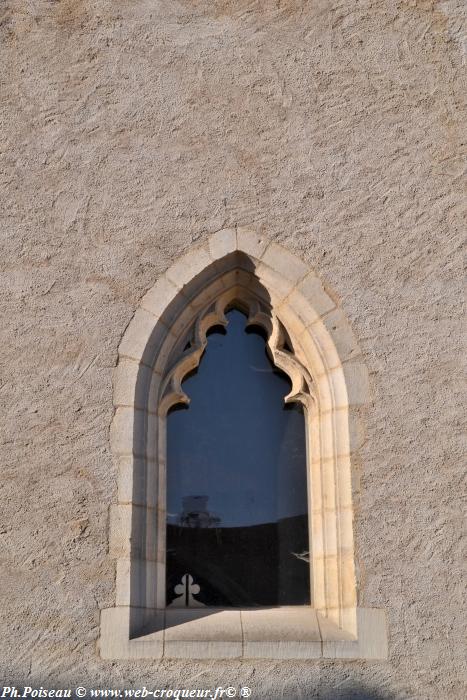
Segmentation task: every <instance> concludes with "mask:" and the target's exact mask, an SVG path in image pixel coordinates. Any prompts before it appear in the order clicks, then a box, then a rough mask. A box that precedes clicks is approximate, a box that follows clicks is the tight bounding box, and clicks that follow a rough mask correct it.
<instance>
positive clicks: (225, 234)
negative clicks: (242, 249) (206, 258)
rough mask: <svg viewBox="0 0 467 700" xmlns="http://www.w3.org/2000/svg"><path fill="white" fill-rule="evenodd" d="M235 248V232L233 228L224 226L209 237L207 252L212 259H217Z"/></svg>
mask: <svg viewBox="0 0 467 700" xmlns="http://www.w3.org/2000/svg"><path fill="white" fill-rule="evenodd" d="M236 250H237V233H236V231H235V229H234V228H224V229H222V231H217V233H213V234H212V236H210V237H209V252H210V254H211V258H212V259H213V260H219V258H223V257H224V256H225V255H228V254H229V253H233V252H235V251H236Z"/></svg>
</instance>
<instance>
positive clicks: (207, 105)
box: [0, 0, 466, 700]
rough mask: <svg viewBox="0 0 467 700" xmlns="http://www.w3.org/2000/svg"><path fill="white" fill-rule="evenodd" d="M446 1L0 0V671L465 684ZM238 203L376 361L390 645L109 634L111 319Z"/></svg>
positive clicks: (370, 434) (425, 687)
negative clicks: (324, 648)
mask: <svg viewBox="0 0 467 700" xmlns="http://www.w3.org/2000/svg"><path fill="white" fill-rule="evenodd" d="M461 9H462V3H461V2H456V1H451V2H435V1H430V0H426V1H423V0H421V1H420V2H417V1H416V0H411V1H407V2H404V1H401V2H394V1H393V0H391V1H389V0H388V1H387V2H383V0H373V1H370V0H368V1H367V0H363V1H362V2H353V1H352V2H351V1H350V0H349V1H348V2H347V1H345V2H334V1H333V0H330V1H329V2H325V1H324V0H309V1H308V2H305V1H300V0H290V1H287V0H283V1H282V2H276V1H273V0H262V1H261V2H260V1H258V2H252V1H251V0H237V1H236V2H234V1H232V2H226V1H225V2H220V1H217V0H210V1H208V0H183V1H182V0H180V1H178V2H175V1H170V2H169V1H167V2H157V1H156V0H153V1H152V0H151V1H149V0H145V1H139V0H131V1H129V0H128V1H127V0H124V1H121V2H120V1H119V2H110V1H108V2H105V1H103V0H99V1H95V2H86V1H78V0H61V1H60V2H58V1H57V2H46V1H45V0H37V1H36V2H33V1H30V2H26V1H24V2H22V1H19V0H18V1H16V2H15V1H14V0H7V1H6V2H4V3H3V5H2V8H1V10H0V12H1V15H0V32H1V35H0V62H1V66H2V71H1V76H0V80H1V83H2V87H1V90H2V119H3V125H2V131H1V134H0V139H1V142H2V148H1V152H2V156H1V170H2V192H1V201H2V210H3V224H2V228H1V235H2V242H1V255H0V269H1V275H0V284H1V298H0V303H1V316H2V318H1V331H0V333H1V340H2V342H1V344H0V369H1V386H0V401H1V408H2V420H1V440H2V450H1V460H2V461H1V483H0V488H1V492H0V494H1V527H0V556H1V562H0V564H1V566H0V589H1V590H0V592H1V603H0V611H1V614H2V618H3V620H2V634H1V636H0V676H1V679H2V680H4V681H5V682H7V681H8V684H13V682H16V684H17V685H21V684H23V685H24V684H27V685H33V684H37V685H39V684H40V683H43V684H45V685H49V686H51V685H64V686H66V685H68V684H82V685H86V684H89V685H90V684H93V685H94V686H100V685H108V686H110V687H125V686H127V687H138V686H142V685H146V686H147V687H159V686H163V685H164V684H166V685H168V686H172V687H206V688H207V687H211V686H213V687H216V686H218V685H225V686H227V685H234V686H241V685H250V686H251V687H252V688H253V697H258V698H301V697H303V698H306V697H316V696H318V697H322V698H339V697H341V698H345V697H350V696H351V692H353V691H354V690H355V689H356V688H360V690H361V691H362V692H366V693H367V694H368V693H373V694H374V697H380V698H417V699H418V698H420V699H432V698H433V699H434V698H439V697H446V698H449V699H451V698H452V699H455V700H457V698H459V699H460V698H463V697H464V695H465V693H464V688H463V685H462V681H463V677H465V663H464V658H465V646H464V643H463V637H464V635H463V628H464V626H465V612H464V618H463V587H462V584H461V573H462V551H461V547H462V532H461V506H460V503H461V496H462V493H463V490H464V491H465V486H463V484H462V472H463V469H462V458H463V455H462V448H463V440H462V430H463V425H462V400H463V398H464V396H465V394H463V393H462V385H461V328H462V326H461V324H462V307H461V304H462V287H461V245H462V231H461V225H460V217H461V197H460V182H461V180H460V178H461V174H462V169H463V160H462V151H461V145H460V144H461V136H462V134H461V109H462V101H463V90H464V91H465V82H464V83H463V81H462V80H461V75H462V71H463V66H462V61H463V38H464V37H465V35H466V30H465V27H463V25H462V12H461ZM464 70H465V67H464ZM235 225H239V226H255V227H256V228H258V229H260V230H262V232H263V235H264V236H265V237H266V238H267V239H268V240H275V241H277V242H280V243H281V244H282V245H284V246H286V247H288V248H289V249H290V250H291V251H292V252H294V253H295V254H296V255H298V256H299V257H301V258H302V259H303V260H304V261H305V262H306V264H307V265H308V266H310V267H311V268H312V269H313V270H314V271H315V272H316V273H317V274H318V275H319V276H320V277H321V279H322V280H323V282H324V284H325V286H326V289H327V290H328V292H329V294H330V295H331V296H332V297H333V298H335V299H336V300H337V301H338V303H339V305H340V307H341V308H342V310H343V312H344V313H345V315H346V317H347V319H348V320H349V322H350V323H351V326H352V328H353V331H354V333H355V335H356V337H357V339H358V343H359V347H360V348H361V350H362V354H363V358H364V361H365V363H366V365H367V367H368V370H369V373H370V384H371V386H370V389H371V396H372V403H371V404H370V406H369V408H368V409H366V410H365V416H364V420H365V422H366V442H365V445H364V447H363V449H362V450H361V463H359V464H354V474H353V495H354V507H355V525H354V533H355V546H356V565H357V580H358V586H359V605H360V606H362V607H369V608H371V607H375V608H384V609H385V610H386V611H387V618H388V628H389V652H390V657H389V660H388V661H387V662H346V661H323V660H321V661H320V660H310V661H296V662H271V661H257V662H238V661H226V662H216V663H213V662H207V661H205V662H194V661H190V660H186V661H177V662H174V661H172V662H170V661H164V662H162V663H159V662H144V661H139V662H138V663H131V662H123V661H115V662H110V661H104V660H101V659H100V658H99V655H98V653H97V650H96V642H97V638H98V632H99V610H100V609H102V608H108V607H111V606H113V605H114V603H115V590H114V580H115V572H114V562H113V561H112V560H111V559H110V557H109V555H108V518H109V507H110V505H111V504H112V503H114V502H115V498H116V488H117V483H116V482H117V478H116V475H117V469H116V466H115V465H114V464H113V462H112V459H111V454H110V448H109V426H110V423H111V420H112V416H113V406H112V371H113V368H114V366H115V363H116V360H117V349H118V345H119V343H120V340H121V338H122V335H123V333H124V331H125V328H126V326H127V325H128V323H129V322H130V320H131V318H132V316H133V313H134V311H135V309H136V308H137V307H138V306H139V303H140V300H141V298H142V297H143V295H144V294H145V293H146V292H147V290H148V289H150V288H151V287H152V285H153V284H154V282H155V281H156V279H157V278H158V277H159V276H160V275H161V274H162V273H163V272H164V271H165V270H166V269H167V268H168V267H169V266H170V265H172V264H173V263H174V262H175V261H176V260H177V258H178V257H179V256H180V255H181V254H182V253H185V252H187V251H188V250H189V248H190V246H191V245H193V244H194V243H196V244H197V245H198V244H200V243H202V242H203V241H207V240H208V238H209V236H210V234H212V233H214V232H215V231H217V230H219V229H221V228H225V227H229V226H235Z"/></svg>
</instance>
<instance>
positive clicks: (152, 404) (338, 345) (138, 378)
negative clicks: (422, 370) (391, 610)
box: [99, 227, 387, 659]
mask: <svg viewBox="0 0 467 700" xmlns="http://www.w3.org/2000/svg"><path fill="white" fill-rule="evenodd" d="M231 304H235V305H240V306H242V307H243V310H245V312H246V313H247V314H248V319H249V323H252V324H253V323H254V324H259V325H262V326H263V328H265V329H266V331H267V333H268V347H269V351H270V353H271V356H272V359H273V361H274V363H275V364H276V365H277V366H278V367H279V368H280V369H282V370H283V371H285V372H286V374H288V376H289V377H290V379H291V382H292V390H291V392H290V394H289V396H288V397H286V399H287V400H299V401H300V402H301V403H302V404H303V405H304V407H305V410H304V414H305V416H306V426H307V469H308V474H307V479H308V488H309V521H310V551H311V554H312V556H311V558H310V559H311V561H310V577H311V582H312V584H311V588H312V590H311V599H312V601H313V606H312V607H302V606H299V607H279V608H258V609H245V610H236V609H235V610H233V609H232V610H220V609H215V608H202V609H190V608H187V609H180V608H179V609H170V608H169V609H167V608H166V607H165V523H166V511H165V493H166V478H165V466H166V426H165V420H166V415H167V411H168V410H169V408H170V407H171V406H173V405H174V404H176V403H178V402H187V401H188V398H187V397H186V395H185V394H184V392H183V389H182V386H181V383H182V381H183V378H184V377H185V376H186V374H187V373H188V372H189V371H190V370H192V369H195V368H196V367H197V366H198V364H199V361H200V359H201V356H202V354H203V351H204V348H205V345H206V342H207V341H206V332H207V330H208V329H209V328H210V327H212V326H213V325H218V324H219V323H222V322H224V312H225V311H226V310H227V309H228V308H229V305H231ZM188 334H189V337H190V338H191V347H190V348H189V349H188V350H186V349H185V346H186V342H187V337H188ZM285 340H287V349H286V345H285ZM289 345H291V348H293V352H290V351H289V349H288V346H289ZM368 401H369V381H368V372H367V369H366V366H365V364H364V362H363V358H362V353H361V351H360V349H359V347H358V343H357V341H356V339H355V336H354V334H353V332H352V330H351V328H350V326H349V324H348V322H347V320H346V318H345V316H344V314H343V312H342V310H340V309H339V308H338V306H337V304H336V302H335V301H334V299H333V298H332V297H331V296H330V295H329V294H328V293H327V292H326V291H325V289H324V287H323V284H322V283H321V281H320V279H319V278H318V277H317V276H316V274H315V273H314V272H313V271H312V270H310V268H309V267H308V265H306V263H304V262H303V261H302V260H300V259H299V258H297V257H296V256H295V255H294V254H293V253H291V252H290V251H288V250H287V249H285V248H283V247H282V246H280V245H278V244H277V243H275V242H270V241H269V240H268V239H267V238H266V237H265V236H264V235H261V234H260V233H259V232H257V231H255V230H254V229H251V228H245V227H237V228H231V229H223V230H222V231H218V232H217V233H215V234H212V235H211V236H210V237H209V240H208V242H207V243H206V244H204V245H202V246H199V247H196V248H193V249H191V250H189V251H188V253H187V254H186V255H184V256H183V257H181V258H180V259H179V260H178V261H177V262H176V263H175V264H174V265H172V267H170V268H169V269H168V270H167V271H166V273H165V274H163V275H162V276H161V277H160V278H159V280H158V281H157V282H156V284H155V285H154V286H153V287H152V289H150V290H149V291H148V292H147V294H146V295H145V296H144V297H143V299H142V301H141V305H140V308H138V309H137V311H136V313H135V315H134V317H133V319H132V321H131V322H130V324H129V326H128V328H127V329H126V331H125V334H124V336H123V338H122V341H121V343H120V346H119V360H118V364H117V367H116V370H115V376H114V407H115V414H114V418H113V421H112V425H111V432H110V442H111V450H112V454H113V456H114V460H115V463H116V466H117V470H118V503H117V504H116V505H113V506H111V511H110V544H109V552H110V556H111V557H112V558H114V559H115V561H116V601H115V606H114V607H112V608H108V609H105V610H102V611H101V635H100V641H99V648H100V654H101V656H102V657H103V658H112V659H114V658H122V659H125V658H151V659H160V658H162V657H168V658H386V657H387V630H386V620H385V612H384V610H379V609H368V608H360V607H358V605H357V588H356V579H355V562H354V540H353V507H352V483H351V463H352V460H354V459H356V458H357V457H358V450H359V448H360V447H361V445H362V444H363V439H364V437H363V432H364V431H363V426H362V421H361V409H362V407H363V406H364V405H365V404H366V403H368Z"/></svg>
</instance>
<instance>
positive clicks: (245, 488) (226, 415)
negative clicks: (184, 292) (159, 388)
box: [167, 310, 308, 528]
mask: <svg viewBox="0 0 467 700" xmlns="http://www.w3.org/2000/svg"><path fill="white" fill-rule="evenodd" d="M227 319H228V322H229V323H228V326H227V333H226V334H223V333H222V332H221V331H220V329H214V331H213V332H211V334H210V335H209V337H208V345H207V349H206V351H205V354H204V356H203V358H202V360H201V363H200V366H199V368H198V370H197V371H196V373H195V374H194V375H193V376H191V377H189V378H188V379H186V380H185V381H184V383H183V389H184V391H185V392H186V393H187V394H188V396H189V397H190V399H191V404H190V406H189V408H188V409H180V410H174V411H171V412H170V414H169V416H168V420H167V454H168V469H167V480H168V483H167V511H168V518H167V522H168V523H169V524H170V523H173V524H179V523H180V518H181V517H182V513H183V511H184V506H183V503H184V499H185V511H186V504H187V503H188V504H190V503H191V504H196V502H198V503H202V504H203V507H204V510H205V511H206V510H207V511H208V512H209V514H211V515H212V517H214V518H217V519H218V520H216V522H217V524H218V526H219V527H221V528H231V527H245V526H250V525H259V524H264V523H274V522H277V521H278V520H282V519H284V518H290V517H294V516H299V515H305V514H306V513H307V510H308V508H307V485H306V453H305V422H304V417H303V412H302V408H301V407H300V406H298V405H296V404H294V405H290V406H285V405H284V396H285V395H286V394H288V392H289V391H290V382H289V380H288V379H287V378H286V376H285V375H284V374H283V373H281V372H280V371H278V370H277V369H276V368H274V366H273V365H272V363H271V362H270V360H269V358H268V356H267V354H266V347H265V340H264V338H263V337H262V336H261V335H260V334H259V333H258V332H255V331H253V332H251V331H250V330H249V331H248V332H247V331H246V330H245V325H246V318H245V316H244V315H243V314H242V313H241V312H239V311H237V310H233V311H230V312H229V313H228V314H227ZM194 497H204V498H203V500H202V501H201V500H198V501H196V500H193V498H194ZM206 497H207V501H206V500H205V499H206ZM187 499H188V500H187ZM190 499H191V500H190ZM193 507H194V506H193Z"/></svg>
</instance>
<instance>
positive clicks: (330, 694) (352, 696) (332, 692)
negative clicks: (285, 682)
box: [281, 683, 395, 700]
mask: <svg viewBox="0 0 467 700" xmlns="http://www.w3.org/2000/svg"><path fill="white" fill-rule="evenodd" d="M304 698H310V699H311V698H316V699H317V700H395V696H394V695H388V694H386V693H385V694H383V693H381V692H380V691H378V690H374V689H372V688H369V687H368V686H363V685H360V684H355V683H352V684H351V685H350V686H347V687H346V688H342V687H341V688H331V689H329V690H325V689H323V690H321V691H318V692H317V693H316V694H315V692H313V693H312V694H311V695H310V694H309V692H307V691H306V690H298V691H293V690H290V691H284V693H283V695H281V699H282V700H301V699H304Z"/></svg>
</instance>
